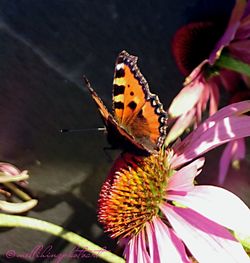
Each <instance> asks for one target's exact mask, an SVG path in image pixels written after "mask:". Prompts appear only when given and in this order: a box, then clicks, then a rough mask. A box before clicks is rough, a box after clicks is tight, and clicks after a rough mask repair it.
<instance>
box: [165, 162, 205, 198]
mask: <svg viewBox="0 0 250 263" xmlns="http://www.w3.org/2000/svg"><path fill="white" fill-rule="evenodd" d="M204 162H205V158H200V159H197V160H195V161H194V162H192V163H190V164H189V165H186V166H184V167H183V168H182V169H180V170H179V171H177V172H176V173H175V174H173V175H172V176H171V177H170V179H169V182H168V191H171V190H172V191H184V192H186V191H190V190H192V189H193V188H194V178H195V177H196V176H197V175H198V174H199V170H200V169H201V168H202V166H203V165H204ZM168 195H170V194H169V193H168Z"/></svg>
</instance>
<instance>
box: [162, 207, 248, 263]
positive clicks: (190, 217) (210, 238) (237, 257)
mask: <svg viewBox="0 0 250 263" xmlns="http://www.w3.org/2000/svg"><path fill="white" fill-rule="evenodd" d="M162 210H163V213H164V214H165V216H166V217H167V218H168V220H169V222H170V224H171V225H172V227H173V228H174V230H175V232H176V233H177V235H178V236H179V237H180V238H181V239H182V240H183V241H184V243H185V245H186V246H187V247H188V249H189V250H190V252H191V254H192V255H193V256H194V257H195V258H196V259H197V260H198V261H199V262H202V263H206V262H207V263H211V262H227V263H231V262H238V263H243V262H249V257H248V255H247V254H246V252H245V251H244V249H243V247H242V246H241V245H240V243H239V242H237V241H236V240H235V239H234V237H233V236H232V235H231V233H230V232H229V231H228V230H227V229H225V228H224V227H222V226H220V225H218V224H216V223H214V222H213V221H211V220H209V219H207V218H205V217H203V216H202V215H200V214H198V213H196V212H195V211H192V210H191V209H188V208H180V207H171V206H169V205H166V206H164V207H162Z"/></svg>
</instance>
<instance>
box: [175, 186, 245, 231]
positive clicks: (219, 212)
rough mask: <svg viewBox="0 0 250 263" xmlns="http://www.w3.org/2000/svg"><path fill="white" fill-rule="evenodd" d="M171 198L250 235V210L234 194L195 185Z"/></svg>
mask: <svg viewBox="0 0 250 263" xmlns="http://www.w3.org/2000/svg"><path fill="white" fill-rule="evenodd" d="M171 199H172V200H174V201H177V202H179V203H180V204H182V205H184V206H187V207H189V208H191V209H193V210H195V211H197V212H198V213H200V214H202V215H203V216H205V217H207V218H209V219H210V220H212V221H214V222H216V223H218V224H220V225H222V226H224V227H227V228H229V229H231V230H233V231H235V232H238V233H244V234H249V235H250V210H249V208H248V207H247V206H246V205H245V204H244V202H243V201H242V200H241V199H240V198H239V197H237V196H236V195H235V194H233V193H231V192H229V191H227V190H225V189H223V188H220V187H216V186H205V185H202V186H195V187H194V188H193V190H191V191H190V192H188V193H187V194H186V195H185V196H181V195H175V196H173V195H171Z"/></svg>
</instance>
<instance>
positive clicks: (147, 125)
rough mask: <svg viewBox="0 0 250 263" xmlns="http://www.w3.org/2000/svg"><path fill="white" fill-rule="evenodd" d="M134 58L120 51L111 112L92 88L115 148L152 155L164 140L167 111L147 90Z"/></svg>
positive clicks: (108, 137) (109, 138) (94, 98)
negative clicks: (111, 112)
mask: <svg viewBox="0 0 250 263" xmlns="http://www.w3.org/2000/svg"><path fill="white" fill-rule="evenodd" d="M136 63H137V57H134V56H131V55H129V54H128V53H127V52H126V51H122V52H121V53H120V54H119V56H118V58H117V61H116V66H115V73H114V81H113V115H112V114H110V113H109V111H108V110H107V108H106V106H105V105H104V103H103V102H102V100H101V99H100V98H99V96H98V95H97V94H96V92H95V91H94V90H93V89H92V88H91V86H90V84H89V83H88V81H87V87H88V89H89V91H90V93H91V95H92V98H93V100H94V101H95V102H96V104H97V107H98V109H99V111H100V113H101V116H102V119H103V121H104V124H105V126H106V129H107V139H108V141H109V143H110V144H111V145H112V147H114V148H122V149H123V150H125V151H128V152H134V153H140V154H144V155H146V154H151V153H155V152H157V151H158V150H159V148H160V147H161V146H162V144H163V143H164V139H165V137H166V129H167V114H166V112H165V111H164V110H163V106H162V104H161V103H160V101H159V98H158V96H156V95H154V94H152V93H150V91H149V87H148V83H147V81H146V80H145V78H144V77H143V76H142V74H141V72H140V71H139V69H138V67H137V64H136Z"/></svg>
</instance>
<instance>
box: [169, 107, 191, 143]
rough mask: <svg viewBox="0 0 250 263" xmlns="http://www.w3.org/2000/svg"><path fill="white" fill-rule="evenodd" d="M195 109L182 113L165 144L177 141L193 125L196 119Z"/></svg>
mask: <svg viewBox="0 0 250 263" xmlns="http://www.w3.org/2000/svg"><path fill="white" fill-rule="evenodd" d="M194 115H195V109H194V108H193V109H191V110H190V111H189V112H187V113H186V114H183V115H181V116H180V117H179V118H178V120H177V121H176V122H175V124H174V125H173V127H172V128H171V130H170V132H169V133H168V135H167V138H166V140H165V146H168V145H169V144H170V143H171V142H173V141H175V140H176V139H177V138H178V137H179V136H180V135H182V133H183V132H184V131H185V130H186V129H187V128H188V127H189V126H190V125H191V123H192V121H193V120H194Z"/></svg>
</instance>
